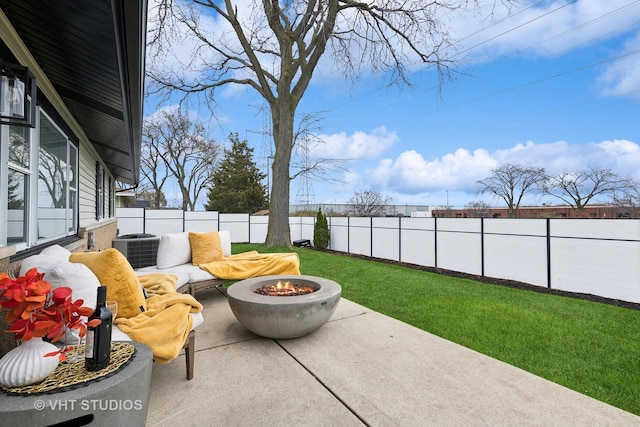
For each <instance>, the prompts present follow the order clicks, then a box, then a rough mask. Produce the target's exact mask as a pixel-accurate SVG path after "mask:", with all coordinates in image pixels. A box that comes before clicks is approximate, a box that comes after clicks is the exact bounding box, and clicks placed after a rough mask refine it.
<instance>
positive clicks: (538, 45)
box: [451, 0, 640, 59]
mask: <svg viewBox="0 0 640 427" xmlns="http://www.w3.org/2000/svg"><path fill="white" fill-rule="evenodd" d="M539 3H540V2H537V1H536V2H533V1H530V2H523V3H521V4H520V5H519V7H517V8H511V9H509V8H508V5H505V4H502V5H501V4H498V5H489V6H487V8H485V9H482V10H481V11H480V13H479V14H478V16H476V17H475V18H470V17H469V16H468V15H466V16H463V17H457V18H456V19H455V20H453V21H452V23H451V25H452V27H453V29H454V34H456V36H457V38H458V39H461V40H462V41H463V44H464V47H466V48H470V47H473V48H474V49H473V56H474V57H476V58H477V57H479V56H484V57H486V58H488V59H489V58H490V59H494V58H495V55H508V54H513V53H517V52H519V53H528V54H536V55H541V56H555V55H558V54H561V53H564V52H566V51H568V50H571V49H575V48H584V47H588V46H589V45H593V44H596V43H601V42H603V41H606V40H608V39H611V38H614V37H619V36H620V35H621V34H623V33H624V32H626V31H629V28H631V26H632V25H634V24H635V23H636V22H637V21H638V18H640V7H638V5H637V4H630V3H629V2H628V1H627V0H609V1H606V2H604V1H601V0H582V1H568V0H564V1H553V2H544V4H543V5H542V6H540V5H539ZM494 6H495V7H494ZM487 17H491V19H487Z"/></svg>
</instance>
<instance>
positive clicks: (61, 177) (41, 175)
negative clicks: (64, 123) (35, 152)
mask: <svg viewBox="0 0 640 427" xmlns="http://www.w3.org/2000/svg"><path fill="white" fill-rule="evenodd" d="M41 117H42V119H41V120H40V151H39V156H38V238H49V237H55V236H64V235H65V234H66V229H67V227H66V217H67V212H66V204H67V201H66V199H67V188H66V177H67V173H68V172H67V147H68V143H67V138H66V137H65V136H64V135H63V134H62V133H61V132H60V131H59V130H58V129H57V128H56V127H55V126H53V124H52V123H51V122H50V121H49V120H48V119H47V118H46V117H45V116H44V115H41Z"/></svg>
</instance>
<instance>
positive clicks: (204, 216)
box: [184, 211, 219, 232]
mask: <svg viewBox="0 0 640 427" xmlns="http://www.w3.org/2000/svg"><path fill="white" fill-rule="evenodd" d="M218 219H219V213H218V211H188V212H185V213H184V231H198V232H207V231H216V230H218V227H219V224H218Z"/></svg>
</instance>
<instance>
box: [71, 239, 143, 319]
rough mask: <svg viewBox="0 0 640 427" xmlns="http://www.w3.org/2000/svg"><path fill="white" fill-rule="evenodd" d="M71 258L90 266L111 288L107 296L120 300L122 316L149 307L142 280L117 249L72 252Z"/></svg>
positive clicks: (120, 313) (130, 315) (131, 315)
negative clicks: (141, 283)
mask: <svg viewBox="0 0 640 427" xmlns="http://www.w3.org/2000/svg"><path fill="white" fill-rule="evenodd" d="M69 261H71V262H78V263H82V264H84V265H86V266H87V267H89V269H90V270H91V271H93V274H95V275H96V276H97V277H98V280H100V283H101V284H103V285H104V286H106V287H107V299H108V300H114V301H117V302H118V317H125V318H128V317H135V316H137V315H138V314H140V313H141V312H143V311H145V310H146V309H147V304H146V301H145V299H144V293H143V292H142V286H141V285H140V280H138V276H136V273H135V271H134V270H133V267H131V264H129V261H128V260H127V258H126V257H125V256H124V255H123V254H122V253H121V252H120V251H118V250H117V249H114V248H109V249H106V250H104V251H102V252H85V253H72V254H71V256H70V257H69Z"/></svg>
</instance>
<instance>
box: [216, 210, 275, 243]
mask: <svg viewBox="0 0 640 427" xmlns="http://www.w3.org/2000/svg"><path fill="white" fill-rule="evenodd" d="M249 218H250V216H249V214H248V213H221V214H220V216H219V221H220V230H228V231H229V233H231V241H232V242H233V243H240V242H242V243H245V242H248V241H249ZM263 242H264V241H263Z"/></svg>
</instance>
